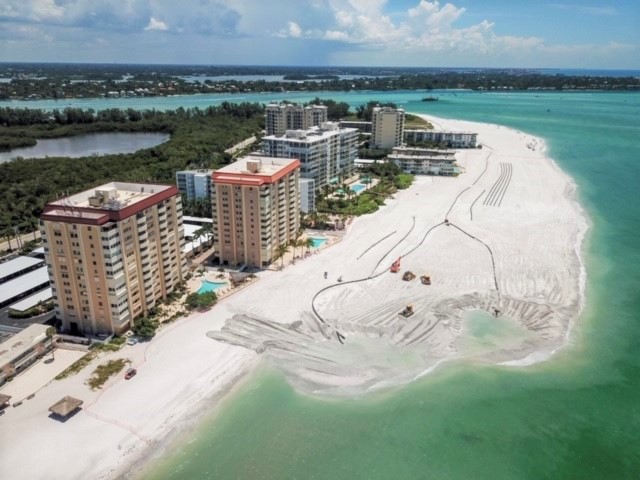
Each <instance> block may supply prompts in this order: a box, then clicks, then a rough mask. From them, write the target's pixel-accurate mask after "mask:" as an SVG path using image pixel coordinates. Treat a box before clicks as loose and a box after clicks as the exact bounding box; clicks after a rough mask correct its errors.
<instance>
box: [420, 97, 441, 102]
mask: <svg viewBox="0 0 640 480" xmlns="http://www.w3.org/2000/svg"><path fill="white" fill-rule="evenodd" d="M422 101H423V102H437V101H438V97H433V96H429V97H422Z"/></svg>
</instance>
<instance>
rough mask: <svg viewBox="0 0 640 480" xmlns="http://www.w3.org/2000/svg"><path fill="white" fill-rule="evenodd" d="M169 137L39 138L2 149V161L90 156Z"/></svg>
mask: <svg viewBox="0 0 640 480" xmlns="http://www.w3.org/2000/svg"><path fill="white" fill-rule="evenodd" d="M167 140H169V134H167V133H148V132H143V133H87V134H85V135H78V136H75V137H63V138H53V139H43V140H38V143H37V144H36V145H34V146H33V147H25V148H15V149H13V150H10V151H8V152H0V163H2V162H8V161H9V160H12V159H14V158H17V157H23V158H45V157H71V158H78V157H88V156H90V155H110V154H115V153H133V152H136V151H138V150H142V149H144V148H151V147H155V146H156V145H159V144H161V143H162V142H166V141H167Z"/></svg>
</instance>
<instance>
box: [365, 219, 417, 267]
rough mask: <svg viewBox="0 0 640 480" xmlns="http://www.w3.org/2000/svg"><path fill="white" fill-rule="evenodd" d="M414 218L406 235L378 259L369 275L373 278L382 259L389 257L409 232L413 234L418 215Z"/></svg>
mask: <svg viewBox="0 0 640 480" xmlns="http://www.w3.org/2000/svg"><path fill="white" fill-rule="evenodd" d="M411 218H412V219H413V223H412V224H411V228H410V229H409V231H408V232H407V233H406V234H405V235H404V237H402V238H401V239H400V240H398V242H397V243H396V244H395V245H394V246H393V247H391V248H390V249H389V251H388V252H387V253H385V254H384V255H383V256H382V258H380V260H379V261H378V263H376V266H375V267H373V270H371V274H370V275H369V277H370V278H371V275H373V272H375V271H376V270H377V269H378V267H379V266H380V264H381V263H382V261H383V260H384V259H385V258H387V256H388V255H389V254H390V253H391V252H393V250H395V248H396V247H397V246H398V245H400V244H401V243H402V242H404V241H405V239H406V238H407V237H408V236H409V234H411V232H412V231H413V229H414V228H415V226H416V217H411Z"/></svg>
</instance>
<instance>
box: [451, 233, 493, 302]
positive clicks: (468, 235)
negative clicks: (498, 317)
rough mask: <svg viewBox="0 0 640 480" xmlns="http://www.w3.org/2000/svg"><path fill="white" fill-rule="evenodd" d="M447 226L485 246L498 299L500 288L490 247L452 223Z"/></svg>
mask: <svg viewBox="0 0 640 480" xmlns="http://www.w3.org/2000/svg"><path fill="white" fill-rule="evenodd" d="M449 225H450V226H452V227H454V228H457V229H458V230H460V231H461V232H462V233H464V234H465V235H466V236H467V237H469V238H471V239H473V240H475V241H476V242H479V243H481V244H482V245H484V246H485V248H486V249H487V250H488V251H489V255H490V256H491V267H492V268H493V284H494V285H495V287H496V291H497V292H498V297H500V287H498V276H497V274H496V262H495V260H494V258H493V251H492V250H491V247H490V246H489V245H487V244H486V243H484V242H483V241H482V240H480V239H479V238H478V237H474V236H473V235H471V234H470V233H468V232H466V231H464V230H463V229H462V228H460V227H459V226H457V225H454V224H453V223H451V222H449Z"/></svg>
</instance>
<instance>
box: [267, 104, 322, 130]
mask: <svg viewBox="0 0 640 480" xmlns="http://www.w3.org/2000/svg"><path fill="white" fill-rule="evenodd" d="M327 110H328V109H327V107H325V106H324V105H308V106H306V107H305V106H302V105H297V104H293V103H271V104H269V105H267V107H266V113H265V129H266V131H267V135H284V134H285V132H286V131H287V130H307V129H308V128H311V127H315V126H319V125H321V124H322V123H324V122H326V121H327Z"/></svg>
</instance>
